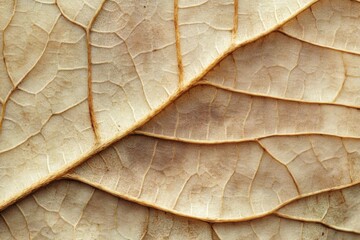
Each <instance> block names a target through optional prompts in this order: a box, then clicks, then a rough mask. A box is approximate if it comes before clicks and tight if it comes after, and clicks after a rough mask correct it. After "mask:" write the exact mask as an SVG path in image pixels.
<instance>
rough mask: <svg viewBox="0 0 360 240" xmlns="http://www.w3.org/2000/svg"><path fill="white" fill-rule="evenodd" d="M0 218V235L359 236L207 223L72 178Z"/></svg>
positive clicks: (273, 220)
mask: <svg viewBox="0 0 360 240" xmlns="http://www.w3.org/2000/svg"><path fill="white" fill-rule="evenodd" d="M74 207H75V208H74ZM0 216H1V218H0V237H1V239H204V240H206V239H359V238H360V237H359V236H358V235H356V234H352V233H346V232H337V231H335V230H333V229H331V228H327V227H325V226H322V225H321V224H318V223H307V222H301V221H294V220H289V219H286V218H281V217H276V216H269V217H266V218H263V219H260V220H253V221H249V222H244V223H218V224H209V223H206V222H202V221H197V220H190V219H186V218H183V217H179V216H175V215H172V214H169V213H166V212H162V211H159V210H154V209H151V208H147V207H143V206H140V205H137V204H135V203H131V202H127V201H125V200H120V199H118V198H116V197H113V196H111V195H109V194H107V193H104V192H102V191H100V190H96V189H94V188H92V187H89V186H87V185H85V184H81V183H77V182H71V181H60V182H55V183H52V184H50V185H49V186H47V187H46V188H44V189H41V190H40V191H38V192H36V193H34V194H33V195H31V196H28V197H26V198H25V199H23V200H21V201H19V202H18V203H17V204H16V205H13V206H11V207H9V208H7V209H6V210H4V211H3V212H2V213H1V215H0ZM134 216H136V217H134ZM129 226H131V227H129ZM294 236H295V238H294Z"/></svg>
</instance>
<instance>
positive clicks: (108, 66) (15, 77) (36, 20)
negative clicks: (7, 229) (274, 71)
mask: <svg viewBox="0 0 360 240" xmlns="http://www.w3.org/2000/svg"><path fill="white" fill-rule="evenodd" d="M240 2H241V1H240ZM240 2H239V1H235V2H232V1H228V0H223V1H204V2H199V3H198V4H193V3H191V2H188V1H174V2H169V1H165V2H164V1H160V2H148V3H142V2H137V1H134V2H132V1H130V2H129V1H120V0H116V1H112V0H111V1H110V0H109V1H100V0H93V1H83V0H76V1H66V0H58V1H55V0H43V1H27V0H18V1H16V2H15V1H7V2H6V4H1V15H2V16H5V17H4V18H2V20H1V26H0V27H1V28H0V29H1V34H2V35H1V36H2V42H3V44H1V45H2V48H3V49H2V59H3V60H4V64H3V65H1V66H2V67H1V66H0V67H1V76H4V77H2V78H1V96H0V99H1V116H0V128H1V129H0V164H1V171H0V180H1V181H0V182H1V183H0V206H1V207H5V206H7V205H9V204H10V203H12V202H14V201H16V200H17V199H18V198H19V197H22V196H24V195H26V194H27V193H29V192H30V191H32V190H33V189H36V188H37V187H39V186H41V185H44V184H46V183H48V182H49V181H51V180H53V179H55V178H57V177H60V176H61V175H63V174H64V173H65V172H66V171H68V170H69V169H71V168H73V167H75V166H76V165H78V164H80V163H81V162H84V161H85V160H86V159H87V158H88V157H89V156H90V155H93V154H95V153H96V152H98V151H100V150H102V149H104V148H106V147H108V146H109V145H111V144H112V143H113V142H115V141H116V140H119V139H121V138H123V137H124V136H126V135H127V134H129V132H131V131H133V130H134V129H136V128H137V127H139V126H141V125H142V124H144V123H145V122H147V121H149V120H150V119H151V118H152V117H153V116H154V115H155V114H156V113H158V112H159V111H160V110H161V109H162V108H164V107H165V106H166V105H168V104H170V103H171V102H172V101H173V100H174V99H175V98H176V97H178V96H179V95H181V94H182V93H183V92H184V91H186V90H187V88H189V87H190V86H191V85H192V84H194V83H195V82H196V81H198V80H199V79H200V78H201V77H202V76H203V75H205V73H206V72H208V71H209V70H210V69H211V68H212V67H213V66H215V65H216V64H217V63H218V62H219V61H220V60H221V59H223V58H224V57H225V56H226V55H227V54H229V53H230V52H231V51H233V50H235V49H236V48H238V47H239V46H241V45H243V44H245V43H247V42H251V41H253V40H255V39H257V38H259V37H260V36H263V35H265V34H267V33H268V32H270V31H272V30H273V29H275V28H277V27H279V26H280V25H281V24H283V23H284V22H285V21H287V20H289V19H290V18H291V17H293V16H295V15H296V14H298V13H299V12H301V11H302V10H304V9H305V8H306V7H308V6H310V5H311V4H312V3H314V2H316V1H315V0H303V1H295V0H291V1H281V2H279V4H270V5H269V4H268V3H267V4H265V5H263V4H262V1H260V0H259V1H255V2H251V3H250V2H248V1H243V3H240ZM270 6H272V7H273V8H270ZM269 10H270V12H269ZM3 13H4V14H3ZM194 13H196V14H194ZM257 15H261V16H260V18H258V17H254V16H257ZM263 15H264V16H265V15H266V16H267V17H266V20H267V21H265V20H264V19H263ZM213 16H217V17H215V18H214V17H213ZM244 16H248V17H245V18H244ZM249 19H250V21H249ZM260 24H262V25H263V26H261V27H260ZM240 26H241V27H242V29H243V30H242V31H241V33H240V31H239V29H238V28H240ZM254 26H257V27H254ZM3 86H4V87H3ZM34 171H36V174H34Z"/></svg>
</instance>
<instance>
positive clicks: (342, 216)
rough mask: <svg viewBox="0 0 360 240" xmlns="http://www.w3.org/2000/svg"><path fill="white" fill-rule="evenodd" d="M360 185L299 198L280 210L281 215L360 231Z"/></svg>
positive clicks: (351, 230) (341, 228)
mask: <svg viewBox="0 0 360 240" xmlns="http://www.w3.org/2000/svg"><path fill="white" fill-rule="evenodd" d="M359 194H360V185H355V186H352V187H348V188H344V189H341V190H336V191H330V192H326V193H321V194H317V195H314V196H310V197H307V198H303V199H300V200H297V201H295V202H293V203H290V204H289V205H287V206H285V207H284V208H281V209H280V210H279V211H278V214H279V215H280V216H284V217H287V218H291V219H298V220H300V221H311V222H319V223H323V224H325V225H327V226H330V227H332V228H334V229H339V230H343V231H350V232H356V233H360V227H359V211H360V199H359Z"/></svg>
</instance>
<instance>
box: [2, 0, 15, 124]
mask: <svg viewBox="0 0 360 240" xmlns="http://www.w3.org/2000/svg"><path fill="white" fill-rule="evenodd" d="M14 5H15V1H11V0H10V1H9V0H1V1H0V13H1V18H0V86H1V87H0V118H1V116H2V115H3V104H4V103H5V99H6V97H7V95H8V93H9V92H10V91H11V88H12V84H13V83H12V82H11V79H10V77H9V75H8V73H7V70H6V65H5V59H4V54H3V51H4V30H5V29H6V27H7V26H8V24H9V22H10V20H11V17H12V16H13V12H14ZM0 126H1V121H0Z"/></svg>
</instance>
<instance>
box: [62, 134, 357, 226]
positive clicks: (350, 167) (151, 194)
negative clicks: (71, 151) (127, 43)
mask: <svg viewBox="0 0 360 240" xmlns="http://www.w3.org/2000/svg"><path fill="white" fill-rule="evenodd" d="M359 144H360V142H359V141H358V140H354V139H350V138H340V137H332V136H321V135H311V134H309V135H303V136H287V137H280V136H279V137H269V138H264V139H260V140H250V141H245V142H239V143H224V144H220V143H219V144H211V145H208V144H201V143H186V142H182V141H176V140H175V141H174V140H165V139H162V138H161V137H158V138H154V137H146V136H130V137H127V138H125V139H123V140H122V141H120V142H119V143H117V144H115V145H113V147H112V148H109V149H107V150H105V151H104V152H102V153H100V154H99V155H97V156H96V157H93V158H91V159H90V160H88V161H87V162H86V163H85V164H83V165H82V166H80V167H78V168H77V169H76V170H75V171H73V172H72V173H70V175H69V176H68V177H70V178H74V179H78V180H80V181H84V182H85V183H88V184H90V185H93V186H96V187H99V188H101V189H104V190H106V191H109V192H111V193H113V194H115V195H118V196H121V197H123V198H126V199H129V200H132V201H136V202H139V203H142V204H146V205H150V206H153V207H155V208H160V209H164V210H166V211H170V212H174V213H176V214H179V215H185V216H191V217H194V218H200V219H206V220H212V221H234V220H240V219H249V218H255V217H259V216H262V215H266V214H268V213H270V212H272V211H274V210H276V209H277V208H279V207H281V206H282V205H284V204H286V203H287V202H289V201H291V200H293V199H296V198H299V197H302V196H304V195H309V194H314V193H316V192H319V191H327V190H329V189H332V188H340V187H344V186H347V185H352V184H355V183H357V182H359V179H360V175H359V174H358V169H359V167H360V166H359V164H360V155H359V152H358V149H359Z"/></svg>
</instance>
